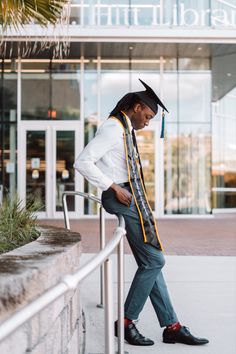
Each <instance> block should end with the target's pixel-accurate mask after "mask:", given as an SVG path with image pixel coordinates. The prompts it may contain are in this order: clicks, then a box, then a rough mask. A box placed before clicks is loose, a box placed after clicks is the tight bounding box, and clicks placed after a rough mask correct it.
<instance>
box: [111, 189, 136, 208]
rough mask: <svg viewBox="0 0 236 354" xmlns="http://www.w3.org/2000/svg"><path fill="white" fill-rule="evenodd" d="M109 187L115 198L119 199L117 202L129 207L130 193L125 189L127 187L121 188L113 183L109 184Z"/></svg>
mask: <svg viewBox="0 0 236 354" xmlns="http://www.w3.org/2000/svg"><path fill="white" fill-rule="evenodd" d="M111 188H112V189H113V190H114V192H115V195H116V198H117V199H118V200H119V202H120V203H122V204H124V205H126V206H127V207H129V206H130V203H131V201H132V194H131V193H130V192H129V191H127V189H125V188H122V187H121V186H119V185H118V184H115V183H113V184H112V185H111Z"/></svg>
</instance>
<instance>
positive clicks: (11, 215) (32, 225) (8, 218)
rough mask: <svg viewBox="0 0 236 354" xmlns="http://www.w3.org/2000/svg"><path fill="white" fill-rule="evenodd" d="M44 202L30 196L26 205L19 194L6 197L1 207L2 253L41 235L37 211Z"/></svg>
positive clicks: (0, 244) (0, 243) (0, 232)
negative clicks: (38, 229) (38, 228)
mask: <svg viewBox="0 0 236 354" xmlns="http://www.w3.org/2000/svg"><path fill="white" fill-rule="evenodd" d="M41 208H42V204H41V203H40V202H39V201H38V200H37V199H35V198H34V197H30V198H28V199H27V202H26V206H23V203H22V201H21V200H20V199H19V197H18V196H14V197H13V198H10V197H6V198H5V199H4V200H3V204H2V206H1V207H0V253H3V252H7V251H10V250H12V249H14V248H16V247H20V246H22V245H24V244H26V243H28V242H31V241H33V240H35V239H36V238H37V237H38V236H39V232H38V231H37V228H36V226H37V222H36V219H37V217H36V215H35V213H36V212H37V211H39V210H40V209H41Z"/></svg>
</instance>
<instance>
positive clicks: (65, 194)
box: [62, 191, 106, 308]
mask: <svg viewBox="0 0 236 354" xmlns="http://www.w3.org/2000/svg"><path fill="white" fill-rule="evenodd" d="M69 195H73V196H79V197H82V198H85V199H88V200H93V201H94V202H96V203H98V204H100V208H99V216H100V218H99V219H100V223H99V229H100V250H102V249H103V248H104V247H105V243H106V240H105V219H104V210H103V207H102V203H101V200H100V199H99V198H98V197H96V196H95V195H93V194H89V193H84V192H76V191H65V192H63V193H62V206H63V214H64V220H65V228H66V229H67V230H70V221H69V214H68V207H67V197H68V196H69ZM103 306H104V267H103V264H102V265H101V268H100V303H99V304H97V307H100V308H103Z"/></svg>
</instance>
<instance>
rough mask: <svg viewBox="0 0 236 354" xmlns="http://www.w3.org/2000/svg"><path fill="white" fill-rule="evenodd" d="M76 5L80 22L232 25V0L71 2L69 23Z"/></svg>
mask: <svg viewBox="0 0 236 354" xmlns="http://www.w3.org/2000/svg"><path fill="white" fill-rule="evenodd" d="M190 3H191V2H190ZM209 3H210V4H211V5H210V6H209ZM203 4H204V5H203ZM78 8H80V20H81V18H83V23H81V24H84V25H91V26H99V25H100V26H144V25H145V26H168V27H169V26H197V27H199V26H200V27H202V26H204V27H205V26H213V27H214V26H217V27H219V26H221V27H222V26H223V27H225V26H226V27H236V1H235V0H212V1H204V2H202V1H201V2H200V1H199V2H196V1H194V2H193V6H191V5H188V4H186V3H185V2H184V1H181V0H179V1H176V2H175V1H171V0H170V1H164V0H159V1H157V2H156V4H155V5H154V4H153V3H151V1H150V2H149V0H146V1H145V0H143V4H135V1H131V4H130V5H129V4H128V1H127V3H126V4H124V2H123V3H122V1H121V2H120V3H119V0H117V1H115V2H114V3H112V4H111V3H109V2H107V3H105V1H104V2H103V3H101V2H100V1H99V0H97V1H90V3H88V4H86V3H84V4H83V5H82V4H72V5H71V10H72V11H71V23H72V24H77V21H76V17H78Z"/></svg>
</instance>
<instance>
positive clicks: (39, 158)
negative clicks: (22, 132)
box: [26, 130, 46, 211]
mask: <svg viewBox="0 0 236 354" xmlns="http://www.w3.org/2000/svg"><path fill="white" fill-rule="evenodd" d="M45 135H46V134H45V131H33V130H30V131H27V135H26V141H27V147H26V199H28V198H31V197H32V196H33V197H34V198H35V199H38V200H39V202H40V204H41V205H42V208H41V211H45V204H46V199H45V198H46V180H45V179H46V158H45V154H46V153H45Z"/></svg>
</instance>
